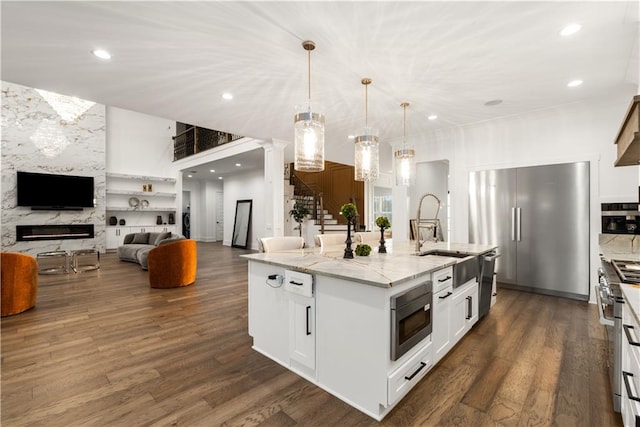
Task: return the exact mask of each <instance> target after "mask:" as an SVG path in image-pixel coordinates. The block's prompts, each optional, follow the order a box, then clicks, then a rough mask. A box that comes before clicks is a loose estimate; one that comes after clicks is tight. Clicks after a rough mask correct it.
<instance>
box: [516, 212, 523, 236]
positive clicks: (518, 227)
mask: <svg viewBox="0 0 640 427" xmlns="http://www.w3.org/2000/svg"><path fill="white" fill-rule="evenodd" d="M521 237H522V209H520V208H516V240H517V241H518V242H519V241H520V239H521Z"/></svg>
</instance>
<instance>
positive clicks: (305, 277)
mask: <svg viewBox="0 0 640 427" xmlns="http://www.w3.org/2000/svg"><path fill="white" fill-rule="evenodd" d="M284 288H285V290H287V291H288V292H293V293H294V294H298V295H302V296H304V297H311V296H313V276H312V275H310V274H307V273H300V272H299V271H293V270H285V272H284Z"/></svg>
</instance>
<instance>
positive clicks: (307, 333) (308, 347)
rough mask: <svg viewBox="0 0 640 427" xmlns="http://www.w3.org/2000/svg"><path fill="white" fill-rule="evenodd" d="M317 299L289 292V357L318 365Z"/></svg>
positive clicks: (312, 367)
mask: <svg viewBox="0 0 640 427" xmlns="http://www.w3.org/2000/svg"><path fill="white" fill-rule="evenodd" d="M315 312H316V310H315V299H314V298H309V297H303V296H300V295H295V294H291V293H289V357H290V358H291V360H295V361H297V362H299V363H301V364H302V365H304V366H306V367H307V368H309V369H315V367H316V331H315Z"/></svg>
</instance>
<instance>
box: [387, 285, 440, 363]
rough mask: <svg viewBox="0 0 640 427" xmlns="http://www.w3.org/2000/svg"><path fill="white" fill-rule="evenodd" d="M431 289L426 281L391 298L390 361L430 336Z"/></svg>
mask: <svg viewBox="0 0 640 427" xmlns="http://www.w3.org/2000/svg"><path fill="white" fill-rule="evenodd" d="M432 289H433V287H432V284H431V281H428V282H425V283H423V284H420V285H418V286H415V287H413V288H411V289H409V290H408V291H406V292H403V293H401V294H398V295H394V296H392V297H391V360H398V359H399V358H400V356H402V355H403V354H405V353H406V352H407V351H409V350H410V349H411V348H412V347H413V346H415V345H416V344H418V343H419V342H420V341H422V340H423V339H425V338H426V337H428V336H429V335H431V330H432V319H433V316H432V311H431V304H432V302H433V293H432Z"/></svg>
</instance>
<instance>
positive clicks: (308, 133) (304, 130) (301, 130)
mask: <svg viewBox="0 0 640 427" xmlns="http://www.w3.org/2000/svg"><path fill="white" fill-rule="evenodd" d="M315 107H316V108H317V106H315ZM294 132H295V136H294V141H295V147H294V152H295V154H294V168H295V170H297V171H301V172H321V171H323V170H324V115H323V114H321V113H318V112H317V111H313V109H312V108H311V102H307V103H305V104H301V105H297V106H296V115H295V126H294Z"/></svg>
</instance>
